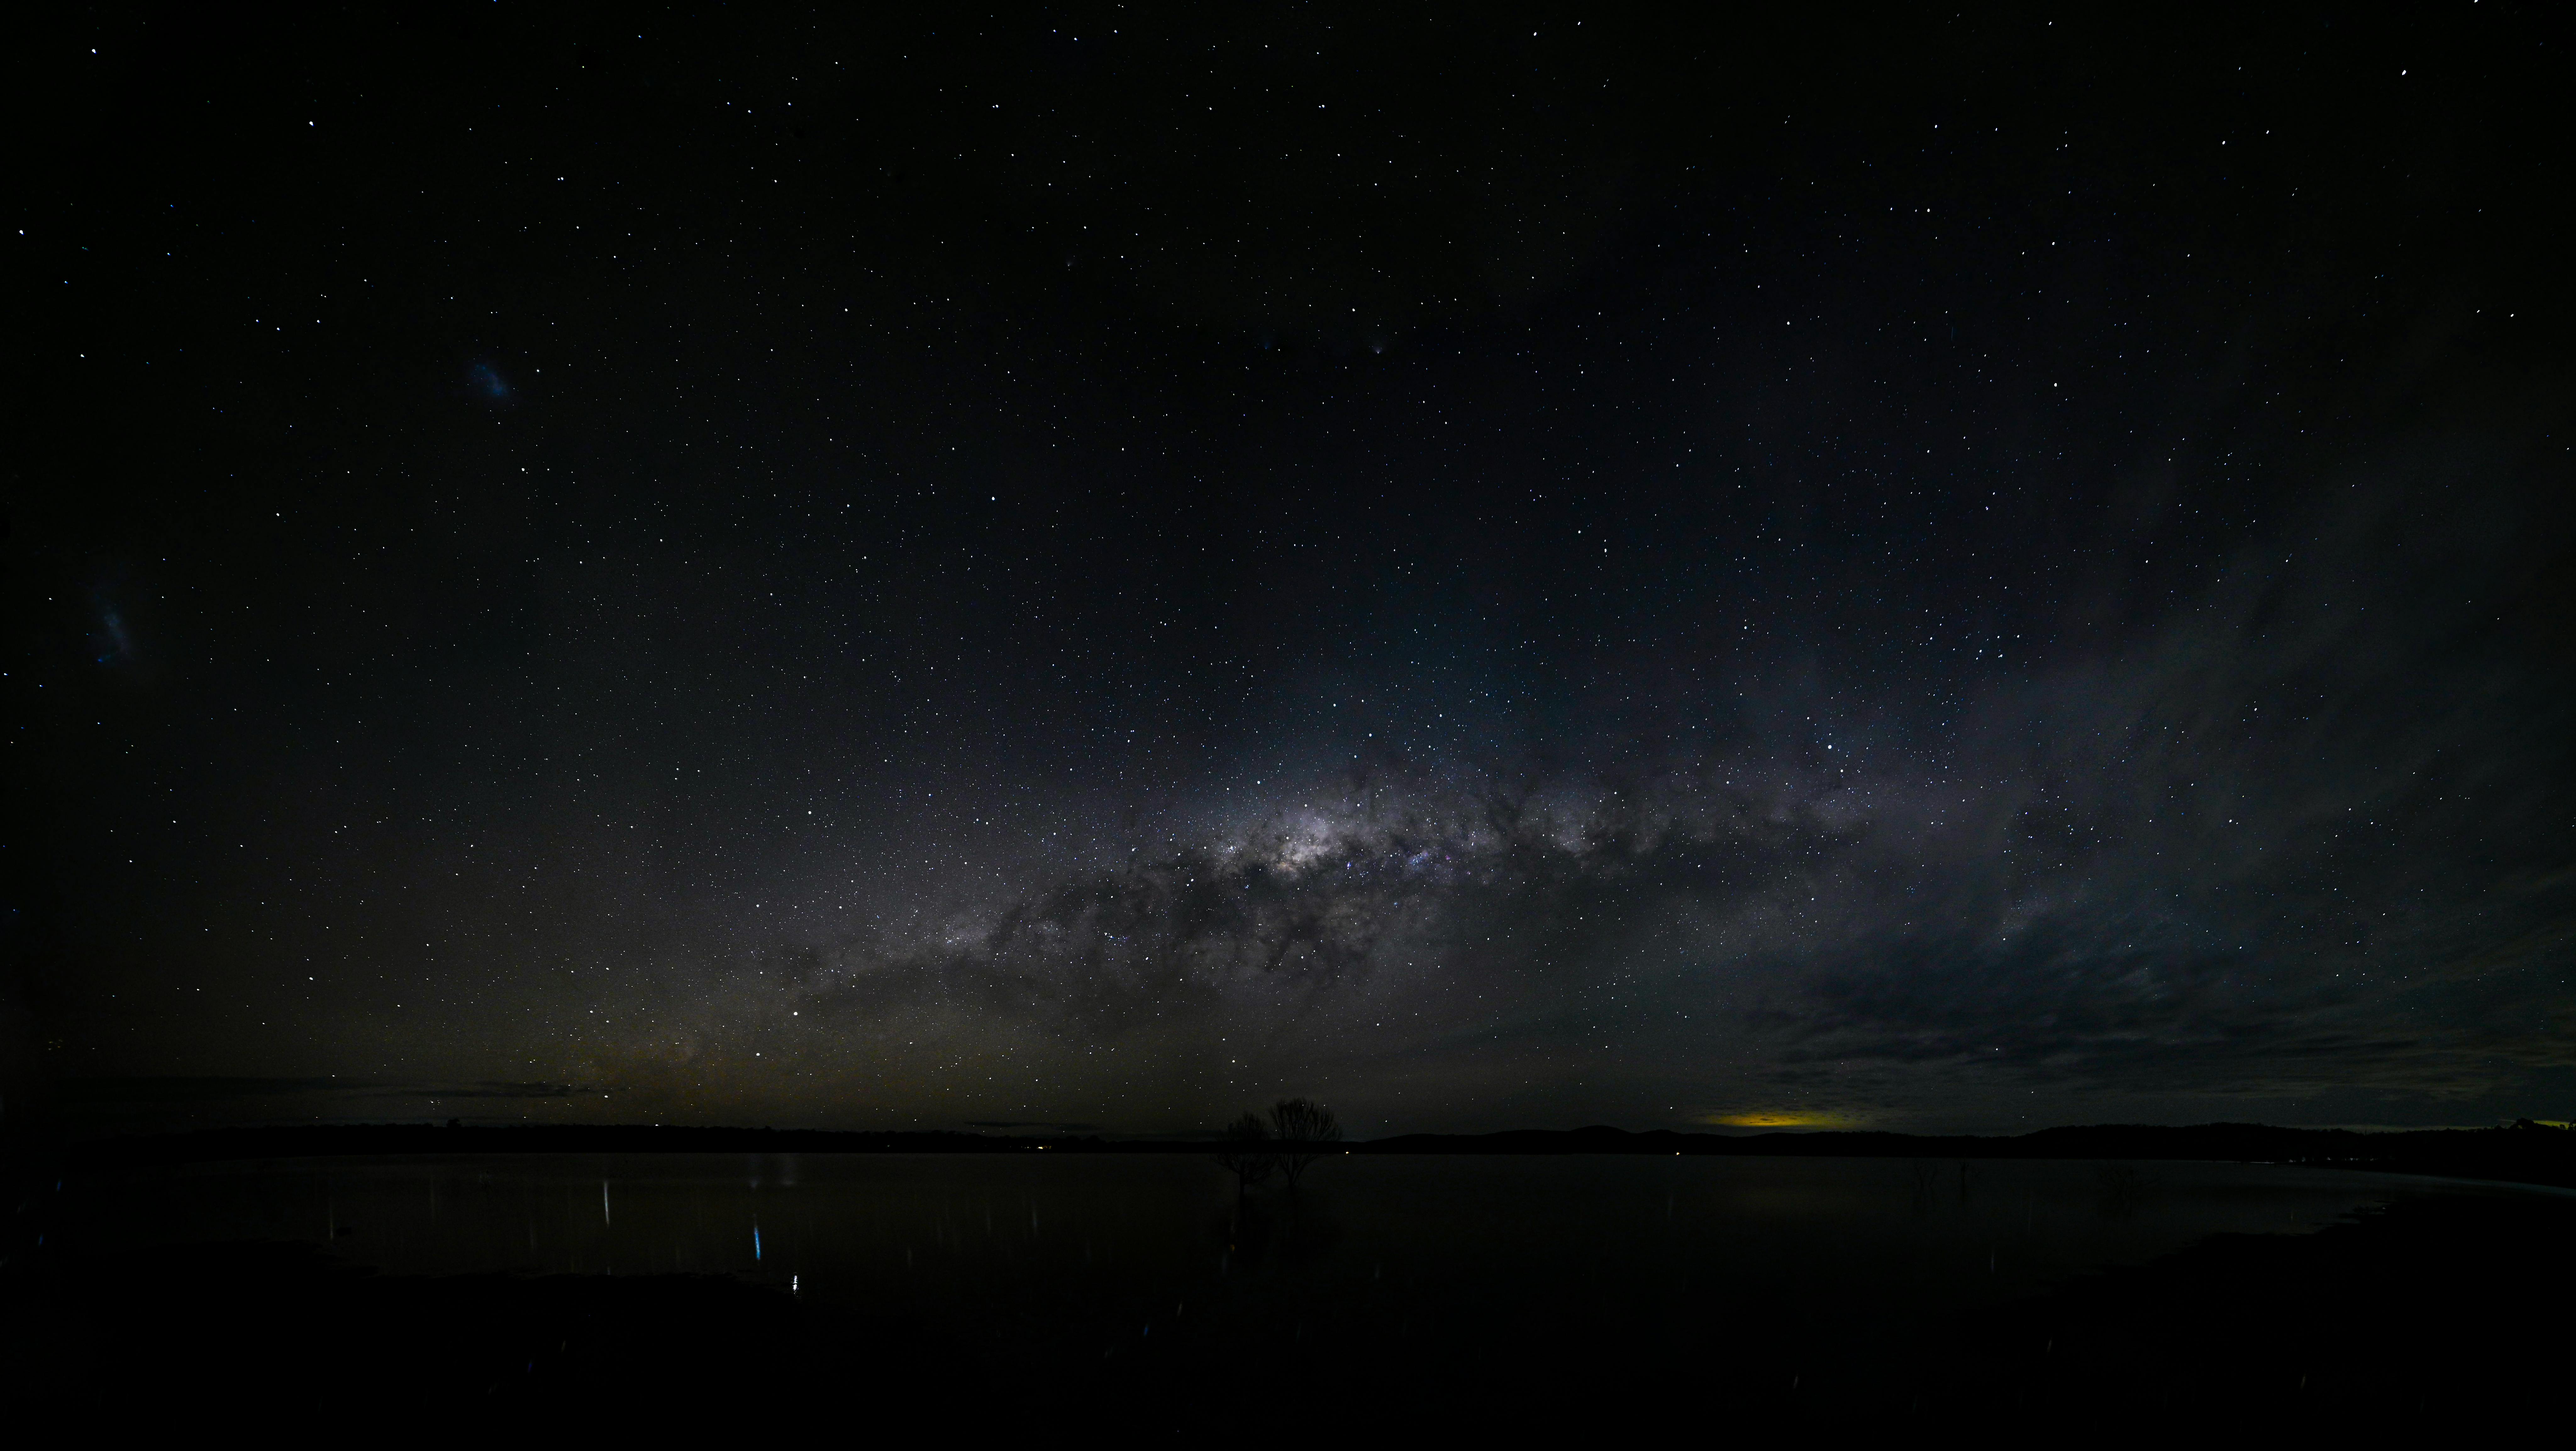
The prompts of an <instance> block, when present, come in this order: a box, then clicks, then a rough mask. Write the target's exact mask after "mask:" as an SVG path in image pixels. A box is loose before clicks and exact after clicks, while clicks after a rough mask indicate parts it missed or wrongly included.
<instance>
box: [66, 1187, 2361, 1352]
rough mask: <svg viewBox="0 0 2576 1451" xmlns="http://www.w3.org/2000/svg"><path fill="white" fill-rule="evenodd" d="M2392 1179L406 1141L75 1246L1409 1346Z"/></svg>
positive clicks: (1903, 1309) (1916, 1292) (1995, 1281)
mask: <svg viewBox="0 0 2576 1451" xmlns="http://www.w3.org/2000/svg"><path fill="white" fill-rule="evenodd" d="M2392 1182H2397V1181H2389V1180H2383V1179H2374V1178H2372V1177H2369V1176H2360V1175H2350V1174H2343V1173H2338V1172H2335V1171H2328V1170H2307V1169H2299V1168H2288V1167H2264V1166H2233V1165H2218V1164H2160V1165H2156V1166H2153V1167H2152V1168H2146V1167H2141V1166H2137V1165H2122V1164H2113V1165H2097V1164H2090V1163H2027V1162H2010V1161H1991V1162H1981V1163H1968V1162H1958V1161H1931V1160H1817V1159H1714V1158H1679V1157H1675V1158H1627V1157H1598V1158H1594V1157H1574V1156H1568V1157H1561V1158H1539V1157H1527V1158H1517V1157H1482V1156H1448V1157H1425V1158H1399V1157H1394V1156H1387V1157H1370V1156H1365V1155H1359V1156H1345V1155H1334V1156H1330V1157H1329V1158H1328V1159H1326V1160H1325V1161H1323V1162H1321V1163H1319V1164H1318V1165H1317V1166H1316V1168H1315V1170H1314V1172H1313V1174H1312V1175H1311V1176H1309V1178H1308V1180H1307V1182H1306V1185H1305V1188H1304V1190H1303V1192H1301V1193H1297V1194H1291V1193H1289V1192H1288V1191H1287V1190H1286V1189H1285V1188H1284V1187H1282V1186H1278V1185H1276V1184H1273V1185H1271V1186H1256V1187H1253V1188H1251V1189H1250V1190H1249V1191H1248V1192H1247V1191H1246V1190H1245V1188H1244V1186H1242V1185H1241V1184H1240V1182H1239V1181H1238V1180H1237V1179H1236V1178H1235V1177H1234V1176H1231V1175H1228V1174H1227V1173H1225V1172H1224V1171H1222V1170H1220V1169H1219V1168H1217V1167H1216V1166H1214V1165H1212V1164H1210V1163H1208V1162H1206V1161H1204V1160H1201V1159H1197V1158H1193V1157H1187V1156H1178V1155H1172V1156H1157V1155H1138V1156H1118V1155H1100V1156H1071V1155H1068V1156H1064V1157H1061V1158H1057V1157H1049V1158H1045V1159H1040V1158H1037V1157H1035V1156H1006V1155H989V1156H963V1155H928V1156H907V1155H847V1156H842V1155H817V1156H804V1157H799V1156H756V1157H746V1156H634V1157H625V1158H620V1157H614V1156H590V1157H545V1156H528V1157H515V1158H505V1157H489V1158H460V1159H434V1158H412V1159H401V1160H384V1161H374V1162H369V1161H359V1160H334V1161H327V1162H324V1161H313V1162H306V1163H290V1164H268V1165H260V1166H256V1167H253V1166H208V1167H196V1168H189V1169H182V1170H174V1171H168V1172H162V1173H157V1174H149V1175H137V1176H134V1177H131V1178H129V1179H126V1180H124V1181H122V1182H119V1183H116V1184H112V1185H106V1186H102V1187H101V1188H99V1189H98V1190H97V1191H96V1192H95V1193H94V1194H93V1196H92V1203H91V1204H90V1207H89V1213H88V1214H87V1215H86V1216H85V1224H86V1228H85V1233H86V1234H88V1235H89V1236H90V1237H91V1238H92V1240H93V1242H94V1243H105V1244H115V1245H120V1246H143V1245H149V1244H153V1243H170V1242H186V1241H257V1240H298V1239H302V1240H306V1241H308V1242H315V1241H318V1242H319V1243H321V1244H325V1245H328V1246H330V1247H331V1249H332V1250H333V1252H334V1253H335V1254H336V1255H337V1256H339V1257H340V1258H341V1259H342V1260H343V1261H345V1262H347V1263H350V1264H353V1265H362V1266H366V1267H369V1268H373V1269H378V1270H383V1271H390V1272H396V1273H411V1274H470V1273H487V1272H492V1271H514V1272H539V1273H569V1274H577V1275H600V1276H606V1275H618V1276H630V1275H638V1274H668V1273H674V1272H676V1273H686V1274H722V1275H731V1276H736V1277H740V1278H741V1279H743V1280H745V1281H748V1282H750V1283H753V1284H761V1285H770V1286H774V1287H776V1288H778V1289H780V1290H790V1289H792V1290H793V1291H794V1292H795V1293H796V1294H797V1295H798V1296H799V1297H800V1298H801V1299H802V1300H803V1301H804V1302H806V1303H809V1304H814V1305H820V1306H835V1305H839V1306H860V1307H865V1308H866V1309H867V1310H869V1311H870V1312H871V1313H889V1314H897V1315H901V1316H905V1317H910V1318H912V1319H915V1320H918V1321H920V1322H922V1323H925V1324H930V1325H935V1326H939V1327H944V1329H945V1330H946V1331H949V1332H953V1333H957V1334H963V1335H972V1336H975V1337H979V1338H981V1339H983V1340H987V1341H990V1340H993V1339H995V1338H999V1339H1002V1340H1013V1339H1016V1340H1018V1341H1021V1342H1024V1343H1026V1344H1028V1345H1031V1346H1044V1347H1052V1348H1053V1349H1056V1350H1065V1349H1066V1346H1067V1343H1069V1342H1079V1343H1082V1344H1086V1345H1089V1346H1090V1347H1091V1348H1090V1349H1089V1350H1087V1351H1084V1352H1082V1353H1086V1354H1092V1355H1098V1354H1101V1353H1104V1352H1115V1353H1128V1352H1131V1351H1132V1350H1133V1349H1134V1348H1135V1347H1134V1345H1132V1344H1131V1342H1141V1341H1143V1340H1144V1339H1146V1338H1148V1336H1149V1327H1151V1326H1155V1325H1161V1326H1163V1327H1164V1328H1163V1329H1161V1330H1157V1331H1151V1332H1150V1333H1151V1334H1160V1335H1163V1336H1165V1337H1166V1338H1167V1339H1170V1338H1172V1337H1174V1336H1176V1335H1179V1336H1182V1338H1184V1339H1187V1338H1188V1336H1187V1335H1184V1334H1183V1332H1181V1331H1178V1330H1176V1329H1174V1328H1173V1327H1175V1326H1176V1325H1178V1324H1179V1323H1180V1322H1181V1321H1182V1320H1183V1318H1184V1316H1183V1313H1182V1310H1181V1308H1180V1307H1184V1306H1186V1307H1188V1312H1187V1316H1186V1319H1187V1321H1188V1322H1189V1324H1190V1326H1191V1327H1192V1330H1191V1331H1190V1332H1189V1333H1190V1334H1196V1333H1198V1331H1197V1329H1196V1327H1200V1326H1225V1325H1231V1326H1233V1327H1234V1328H1235V1329H1236V1330H1241V1329H1242V1328H1243V1327H1244V1326H1246V1325H1275V1326H1276V1328H1278V1329H1279V1331H1280V1333H1282V1334H1283V1335H1287V1336H1289V1337H1290V1338H1292V1339H1293V1338H1296V1337H1300V1336H1303V1335H1306V1334H1309V1333H1320V1327H1325V1326H1330V1327H1332V1328H1333V1333H1336V1334H1347V1335H1355V1336H1360V1337H1363V1338H1365V1337H1369V1336H1380V1335H1383V1336H1385V1337H1388V1338H1390V1339H1392V1340H1395V1341H1399V1342H1402V1341H1408V1340H1418V1339H1420V1338H1421V1337H1423V1336H1426V1335H1435V1334H1436V1335H1451V1336H1475V1335H1485V1334H1492V1333H1496V1327H1501V1326H1511V1325H1516V1324H1517V1325H1524V1326H1526V1327H1528V1328H1529V1330H1530V1333H1540V1331H1541V1329H1542V1328H1543V1327H1545V1326H1548V1325H1555V1326H1558V1327H1560V1328H1561V1327H1562V1325H1563V1324H1564V1323H1566V1322H1567V1321H1568V1319H1569V1317H1570V1318H1571V1319H1573V1320H1577V1321H1580V1320H1582V1319H1584V1318H1586V1317H1596V1318H1599V1319H1601V1320H1603V1321H1605V1322H1616V1323H1619V1324H1621V1325H1626V1326H1632V1327H1633V1326H1641V1325H1654V1326H1663V1327H1666V1328H1667V1329H1668V1330H1669V1333H1670V1334H1671V1336H1672V1337H1674V1338H1675V1342H1676V1343H1677V1344H1685V1345H1686V1344H1688V1343H1689V1342H1691V1341H1692V1340H1693V1338H1694V1337H1697V1336H1700V1334H1701V1332H1700V1331H1699V1330H1697V1329H1695V1328H1694V1326H1695V1325H1698V1324H1700V1323H1703V1322H1706V1321H1707V1320H1708V1319H1709V1318H1710V1317H1709V1315H1708V1313H1707V1310H1708V1307H1711V1306H1725V1307H1730V1313H1740V1314H1744V1315H1750V1316H1756V1317H1760V1323H1763V1324H1765V1325H1766V1326H1767V1327H1769V1330H1770V1332H1771V1333H1773V1334H1774V1335H1775V1336H1778V1337H1790V1338H1794V1337H1798V1336H1806V1337H1810V1338H1812V1337H1816V1336H1826V1337H1842V1338H1844V1339H1849V1338H1851V1337H1853V1336H1855V1335H1857V1336H1859V1337H1861V1338H1864V1339H1866V1338H1870V1337H1873V1336H1879V1335H1883V1334H1886V1333H1891V1327H1902V1326H1905V1325H1909V1324H1915V1323H1920V1322H1922V1321H1924V1320H1925V1318H1926V1317H1928V1316H1934V1315H1939V1314H1945V1313H1950V1312H1953V1311H1955V1310H1957V1309H1958V1308H1959V1307H1961V1306H1965V1305H1974V1304H1980V1303H1990V1302H1992V1301H1994V1300H1997V1299H2000V1298H2004V1297H2009V1296H2015V1295H2021V1294H2027V1293H2030V1292H2033V1291H2037V1290H2040V1289H2044V1288H2046V1287H2048V1286H2050V1285H2053V1284H2056V1283H2059V1282H2061V1281H2063V1280H2065V1279H2067V1278H2069V1277H2070V1276H2073V1275H2076V1274H2079V1273H2082V1272H2084V1271H2087V1270H2091V1269H2095V1268H2100V1267H2104V1266H2109V1265H2119V1264H2135V1263H2140V1262H2143V1261H2145V1260H2147V1259H2149V1258H2151V1257H2153V1256H2156V1255H2158V1254H2162V1253H2165V1252H2167V1251H2170V1250H2173V1249H2176V1248H2180V1247H2182V1246H2184V1245H2186V1244H2189V1243H2191V1242H2193V1241H2196V1240H2199V1239H2201V1238H2203V1237H2205V1236H2208V1235H2210V1234H2213V1233H2219V1232H2226V1231H2235V1232H2251V1233H2270V1232H2282V1231H2297V1230H2304V1229H2310V1228H2314V1227H2316V1226H2319V1225H2322V1224H2325V1223H2328V1222H2331V1221H2333V1220H2335V1219H2337V1218H2339V1217H2342V1216H2344V1215H2346V1214H2348V1213H2350V1212H2351V1211H2353V1210H2355V1209H2357V1208H2360V1207H2362V1206H2364V1205H2367V1204H2370V1203H2373V1202H2376V1201H2378V1200H2380V1199H2381V1198H2383V1197H2385V1195H2386V1194H2387V1193H2388V1192H2389V1188H2390V1185H2391V1183H2392ZM996 1327H999V1328H998V1329H996ZM1208 1333H1214V1332H1213V1331H1210V1332H1208ZM1657 1333H1659V1334H1660V1333H1664V1332H1662V1331H1658V1332H1657ZM1121 1347H1125V1348H1126V1349H1125V1350H1122V1349H1121ZM1068 1353H1069V1352H1068Z"/></svg>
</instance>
